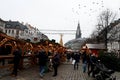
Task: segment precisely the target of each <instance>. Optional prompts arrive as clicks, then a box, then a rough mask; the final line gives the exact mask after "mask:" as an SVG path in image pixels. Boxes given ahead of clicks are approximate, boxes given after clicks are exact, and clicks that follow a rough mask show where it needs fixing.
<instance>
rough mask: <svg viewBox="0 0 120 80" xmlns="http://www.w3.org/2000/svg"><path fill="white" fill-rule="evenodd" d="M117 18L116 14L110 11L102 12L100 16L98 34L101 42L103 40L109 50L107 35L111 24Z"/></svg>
mask: <svg viewBox="0 0 120 80" xmlns="http://www.w3.org/2000/svg"><path fill="white" fill-rule="evenodd" d="M115 18H116V14H115V13H113V12H112V11H110V10H109V9H106V10H105V11H102V12H101V14H100V15H99V16H98V20H97V21H98V23H97V25H96V32H97V36H96V38H98V39H97V40H98V42H99V40H101V39H102V42H104V43H105V46H106V48H107V33H108V31H109V30H108V29H109V28H110V26H109V25H110V23H113V21H114V20H115Z"/></svg>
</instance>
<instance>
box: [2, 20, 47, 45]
mask: <svg viewBox="0 0 120 80" xmlns="http://www.w3.org/2000/svg"><path fill="white" fill-rule="evenodd" d="M2 22H4V21H2ZM4 32H5V33H6V34H7V35H9V36H12V37H15V38H17V39H24V40H27V41H30V42H33V43H36V42H39V41H40V40H41V39H44V40H46V39H48V37H47V36H46V35H44V34H43V33H41V32H40V31H39V30H38V29H37V28H35V27H32V26H31V25H30V24H25V25H24V24H23V23H20V22H18V21H11V20H9V21H5V30H4Z"/></svg>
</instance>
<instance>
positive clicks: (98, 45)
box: [86, 44, 105, 49]
mask: <svg viewBox="0 0 120 80" xmlns="http://www.w3.org/2000/svg"><path fill="white" fill-rule="evenodd" d="M86 47H87V48H88V49H105V46H104V44H86Z"/></svg>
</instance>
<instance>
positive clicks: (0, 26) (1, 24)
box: [0, 18, 5, 32]
mask: <svg viewBox="0 0 120 80" xmlns="http://www.w3.org/2000/svg"><path fill="white" fill-rule="evenodd" d="M0 32H5V21H3V20H2V19H1V18H0Z"/></svg>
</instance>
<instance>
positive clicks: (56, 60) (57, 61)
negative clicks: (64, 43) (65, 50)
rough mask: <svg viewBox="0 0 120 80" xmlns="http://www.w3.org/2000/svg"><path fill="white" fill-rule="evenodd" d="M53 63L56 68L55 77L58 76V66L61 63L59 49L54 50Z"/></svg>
mask: <svg viewBox="0 0 120 80" xmlns="http://www.w3.org/2000/svg"><path fill="white" fill-rule="evenodd" d="M52 63H53V69H54V74H53V77H55V76H57V73H58V66H59V64H60V55H59V53H58V51H57V50H55V51H54V55H53V58H52Z"/></svg>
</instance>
